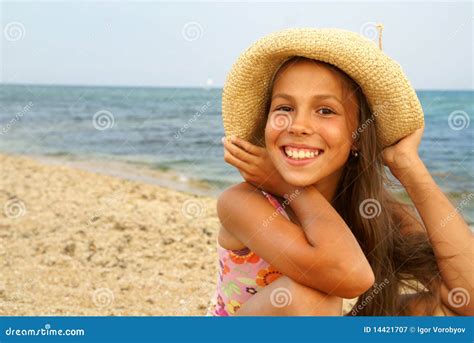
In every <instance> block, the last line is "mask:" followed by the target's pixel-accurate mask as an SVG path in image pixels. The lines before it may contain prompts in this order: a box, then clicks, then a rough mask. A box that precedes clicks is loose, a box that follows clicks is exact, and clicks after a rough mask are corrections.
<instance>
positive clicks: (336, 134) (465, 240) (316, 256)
mask: <svg viewBox="0 0 474 343" xmlns="http://www.w3.org/2000/svg"><path fill="white" fill-rule="evenodd" d="M300 64H301V65H300ZM314 80H324V82H319V83H316V84H315V83H314ZM275 94H283V95H285V96H283V97H282V96H278V97H275V98H274V99H273V101H272V105H271V108H270V113H269V122H270V120H271V118H273V117H272V111H274V112H275V113H280V114H281V111H282V110H283V112H284V113H287V114H285V115H288V118H290V121H289V125H288V127H285V128H284V129H283V130H277V129H275V125H269V124H271V123H267V127H266V131H265V139H266V149H264V148H260V147H257V146H254V145H252V144H250V143H248V142H245V141H243V140H241V139H235V140H234V142H229V141H227V140H226V141H224V147H225V155H224V156H225V160H226V161H227V162H228V163H230V164H232V165H234V166H235V167H237V168H238V169H239V171H240V172H241V174H242V176H243V177H244V179H245V180H246V181H247V182H248V183H243V184H240V185H237V186H234V187H231V188H230V189H229V190H226V191H225V192H224V193H223V194H222V195H221V197H220V198H219V201H218V213H219V218H220V220H221V223H222V229H221V232H220V233H219V242H220V243H221V245H223V246H224V247H227V248H231V249H235V248H241V247H243V246H248V247H249V248H250V249H252V250H253V251H255V252H256V253H257V254H259V255H260V256H262V258H263V259H265V260H267V261H268V262H269V263H271V264H272V265H274V266H275V267H276V268H277V269H279V270H280V271H281V272H282V273H283V274H284V275H285V276H284V277H281V278H279V279H278V280H276V281H274V282H273V283H272V284H271V285H269V286H267V287H266V288H268V287H270V286H272V287H278V286H279V285H281V286H283V287H289V288H290V289H291V290H292V292H294V293H295V295H298V296H294V297H293V303H292V306H291V307H289V308H276V307H275V306H272V305H271V304H270V303H269V297H268V294H267V293H268V292H271V288H268V289H267V290H266V291H261V292H259V293H257V294H256V295H254V296H253V297H252V298H251V299H250V300H248V301H247V302H246V303H244V304H243V306H242V307H241V308H240V309H239V311H238V312H237V313H238V315H340V314H341V304H342V301H341V298H342V297H344V298H352V297H355V296H358V295H360V294H361V293H363V292H364V291H365V290H366V289H368V288H369V287H370V286H371V285H372V283H373V274H372V273H371V270H370V266H369V265H368V262H367V260H366V259H365V256H363V253H362V251H361V249H360V247H359V246H358V244H357V242H356V241H355V239H354V237H353V236H352V234H351V232H350V230H349V229H348V228H347V225H345V223H344V221H343V220H342V218H340V217H339V216H338V214H337V212H335V211H334V209H332V206H331V205H330V201H331V199H332V197H333V196H334V193H335V187H336V185H337V181H338V178H339V176H340V173H339V172H340V170H341V168H342V166H343V165H344V163H345V162H346V161H347V157H348V155H349V152H350V150H349V149H350V148H351V147H354V144H353V142H352V141H351V137H350V133H351V130H353V128H354V127H355V126H354V125H356V124H357V123H355V122H354V121H353V116H354V113H355V111H356V109H357V108H356V107H354V103H355V102H354V99H352V98H351V96H350V95H349V96H347V95H346V94H344V91H343V89H342V87H341V86H340V82H339V81H338V80H337V77H336V76H335V75H333V74H331V73H329V72H327V71H325V70H324V68H322V67H321V66H317V65H314V64H313V65H311V64H308V63H299V64H297V65H294V66H292V67H291V68H289V69H288V70H286V71H285V77H281V78H280V79H278V80H277V81H276V82H275V85H274V89H273V95H275ZM318 94H329V95H332V98H331V100H330V102H328V99H329V98H328V97H326V98H325V99H324V101H323V99H322V98H318V99H316V98H313V97H312V95H318ZM286 95H290V96H286ZM336 99H346V101H342V102H341V103H339V104H338V103H337V102H336ZM331 101H332V102H331ZM277 128H278V129H279V127H277ZM422 133H423V129H420V130H418V131H416V132H414V133H413V134H411V135H410V136H408V137H405V138H404V139H402V140H401V141H400V142H398V143H397V144H396V145H394V146H391V147H389V148H387V149H385V150H384V155H383V157H384V161H385V163H386V165H387V166H388V167H389V168H390V170H391V171H392V173H393V175H394V176H395V177H397V178H398V179H399V180H400V182H401V183H402V185H403V186H405V188H406V189H407V192H408V194H409V195H410V197H411V198H412V200H413V203H414V204H415V206H416V208H417V210H418V213H419V214H420V216H421V218H422V220H423V224H424V227H422V226H420V224H419V223H418V222H416V221H415V220H413V219H412V217H411V216H406V217H405V220H404V224H403V225H404V227H403V228H402V230H403V231H406V232H409V231H410V230H424V231H427V233H428V236H429V238H430V240H431V242H432V244H433V247H434V250H435V254H436V256H437V262H438V265H439V267H440V270H441V274H442V275H441V276H442V280H443V284H442V287H441V298H442V301H441V303H440V304H437V310H436V313H435V314H436V315H442V314H445V315H473V302H470V303H468V304H466V305H465V306H462V307H453V306H452V305H450V303H449V301H448V298H449V290H450V289H453V288H462V289H464V290H466V292H468V294H473V289H474V280H473V277H474V273H473V267H472V261H473V260H474V259H473V257H474V256H473V253H474V249H473V248H474V246H473V244H474V243H473V236H472V234H471V232H470V231H469V229H468V226H467V224H466V223H465V222H464V220H463V219H462V217H461V216H460V215H459V214H458V213H457V211H456V210H455V209H454V207H453V206H452V205H451V204H450V202H449V200H448V199H447V198H446V197H445V196H444V194H443V193H442V191H441V190H440V189H439V188H438V186H437V185H436V183H435V182H434V180H433V179H432V178H431V176H430V175H429V173H428V171H427V170H426V167H425V166H424V164H423V162H422V161H421V159H420V158H419V156H418V152H417V150H418V145H419V143H420V140H421V136H422ZM292 142H297V143H303V144H307V145H310V146H315V147H319V148H322V149H324V153H323V155H322V156H320V157H319V161H316V162H314V163H311V164H310V165H308V167H299V166H298V167H293V166H289V165H288V164H287V163H285V161H284V160H283V158H284V157H283V154H282V151H281V150H280V148H279V147H280V145H281V144H288V143H292ZM318 163H319V164H318ZM250 184H253V185H255V186H257V187H259V188H263V189H265V190H267V191H269V192H271V193H273V194H276V195H278V196H280V197H282V196H283V195H284V194H294V193H295V192H296V191H298V192H299V193H298V196H297V197H296V198H295V199H294V200H293V201H291V202H290V204H289V207H287V208H286V210H288V212H289V213H290V217H291V219H292V222H289V221H288V220H286V219H285V218H283V217H282V216H281V215H277V216H276V217H275V218H274V219H273V220H272V221H271V222H270V223H269V224H268V225H266V226H265V227H264V226H263V225H262V223H263V222H264V221H265V220H266V219H268V218H269V217H271V216H272V214H273V213H274V209H273V208H272V207H271V205H270V204H269V203H268V202H267V201H266V199H265V198H263V197H262V196H261V195H260V194H258V190H256V188H255V187H253V186H251V185H250ZM428 194H429V196H428ZM331 209H332V210H331ZM249 211H251V213H252V218H249ZM244 218H247V219H244ZM446 218H450V219H449V220H446ZM312 224H313V225H312ZM329 227H330V228H331V229H330V230H321V228H329ZM270 231H271V234H269V232H270ZM448 232H449V234H447V233H448ZM341 237H342V238H341ZM316 242H317V244H316ZM361 253H362V254H361ZM446 255H455V257H453V258H452V259H449V260H447V261H446V260H443V259H441V257H442V256H446ZM315 261H317V262H315ZM348 266H349V267H354V268H349V269H348ZM361 280H362V283H361ZM361 284H362V286H361ZM354 285H359V287H358V288H354ZM306 299H313V300H312V301H311V303H313V304H317V306H310V307H308V303H309V301H307V300H306ZM405 301H406V305H407V308H408V309H409V311H410V314H412V315H420V314H423V313H424V311H425V309H426V308H427V306H428V305H429V304H428V303H427V301H426V300H425V297H424V295H423V294H419V295H415V296H406V297H405ZM272 311H273V312H272Z"/></svg>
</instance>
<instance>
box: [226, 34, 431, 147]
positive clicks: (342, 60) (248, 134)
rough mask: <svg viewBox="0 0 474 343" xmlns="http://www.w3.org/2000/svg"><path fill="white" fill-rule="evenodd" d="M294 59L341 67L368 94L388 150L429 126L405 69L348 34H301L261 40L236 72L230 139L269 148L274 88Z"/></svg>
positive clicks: (230, 80)
mask: <svg viewBox="0 0 474 343" xmlns="http://www.w3.org/2000/svg"><path fill="white" fill-rule="evenodd" d="M293 56H302V57H307V58H311V59H315V60H318V61H323V62H327V63H330V64H332V65H335V66H337V67H338V68H339V69H341V70H343V71H344V72H345V73H347V74H348V75H349V76H350V77H351V78H352V79H353V80H354V81H355V82H356V83H357V84H358V85H359V86H360V87H361V88H362V91H363V93H364V95H365V96H366V98H367V101H368V103H369V106H370V109H371V111H372V113H373V117H374V121H375V125H376V130H377V139H378V141H379V142H380V144H382V146H383V147H386V146H388V145H392V144H393V143H395V142H397V141H398V140H400V139H401V138H403V137H405V136H407V135H408V134H410V133H412V132H413V131H415V130H416V129H418V128H420V127H422V126H423V109H422V108H421V105H420V102H419V100H418V97H417V96H416V93H415V90H414V89H413V87H412V86H411V85H410V82H409V81H408V79H407V78H406V76H405V74H404V73H403V70H402V68H401V66H400V65H399V64H398V63H397V62H395V61H394V60H393V59H391V58H389V57H388V56H386V55H385V54H384V53H383V52H382V51H381V50H380V49H379V48H378V46H377V45H376V44H375V43H374V42H373V41H371V40H370V39H368V38H366V37H364V36H362V35H360V34H357V33H354V32H351V31H346V30H342V29H332V28H329V29H314V28H299V29H287V30H283V31H278V32H275V33H272V34H270V35H267V36H265V37H263V38H261V39H259V40H258V41H257V42H255V43H254V44H253V45H252V46H250V47H249V48H248V49H247V50H246V51H245V52H244V53H243V54H242V55H241V56H240V57H239V58H238V60H237V62H235V64H234V65H233V66H232V69H231V71H230V72H229V74H228V76H227V80H226V83H225V85H224V89H223V94H222V118H223V125H224V129H225V134H226V136H231V135H235V136H237V137H240V138H243V139H245V140H248V141H250V142H252V143H254V144H257V145H261V146H263V145H264V128H265V124H266V118H267V113H265V104H266V102H267V101H268V98H269V96H270V92H269V89H268V87H269V86H270V84H271V81H272V78H273V76H274V74H275V72H276V71H277V70H278V68H279V67H280V66H281V65H282V64H283V62H285V61H286V60H287V59H288V58H290V57H293ZM360 124H362V123H360Z"/></svg>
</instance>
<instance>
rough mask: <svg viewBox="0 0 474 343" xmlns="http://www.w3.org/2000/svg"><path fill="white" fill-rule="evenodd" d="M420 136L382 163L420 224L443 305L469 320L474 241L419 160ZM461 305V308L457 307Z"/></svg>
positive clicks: (386, 152)
mask: <svg viewBox="0 0 474 343" xmlns="http://www.w3.org/2000/svg"><path fill="white" fill-rule="evenodd" d="M422 133H423V129H420V130H418V131H416V132H415V133H414V134H412V135H411V136H408V137H406V138H404V139H403V140H402V141H400V142H399V143H398V144H397V145H395V146H393V147H390V148H387V149H385V150H384V160H385V162H386V164H387V165H388V166H389V168H390V170H391V171H392V174H394V176H395V177H396V178H397V179H398V180H399V181H400V183H401V184H402V185H403V186H404V187H405V189H406V190H407V193H408V195H409V196H410V198H411V200H412V201H413V204H414V205H415V207H416V209H417V211H418V213H419V214H420V217H421V218H422V220H423V223H424V225H425V228H426V231H427V234H428V237H429V239H430V241H431V244H432V246H433V250H434V253H435V256H436V259H437V263H438V267H439V270H440V272H441V277H442V279H443V284H444V285H445V286H446V287H444V285H443V288H442V290H441V296H442V298H443V302H444V303H445V305H446V306H447V307H449V308H451V309H452V310H454V311H456V312H457V313H459V314H464V315H471V316H472V315H474V299H471V301H469V299H470V298H471V297H473V296H474V268H473V261H474V237H473V235H472V233H471V231H470V230H469V227H468V225H467V224H466V222H465V221H464V219H463V218H462V216H461V215H460V214H459V212H458V209H457V208H454V206H453V205H452V204H451V202H450V201H449V200H448V198H446V196H445V195H444V194H443V192H442V191H441V189H440V188H439V187H438V185H437V184H436V182H435V181H434V180H433V178H432V177H431V175H430V173H429V171H428V170H427V168H426V167H425V165H424V163H423V161H422V160H421V159H420V158H419V156H418V153H417V147H418V144H419V142H420V140H421V135H422ZM446 288H447V289H449V290H451V292H447V291H446ZM461 302H464V303H465V304H464V306H458V305H459V304H461ZM453 304H454V306H453Z"/></svg>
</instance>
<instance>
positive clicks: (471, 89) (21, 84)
mask: <svg viewBox="0 0 474 343" xmlns="http://www.w3.org/2000/svg"><path fill="white" fill-rule="evenodd" d="M0 86H27V87H30V86H31V87H71V88H82V87H89V88H137V89H183V90H184V89H207V90H222V88H223V87H224V86H223V85H222V86H215V85H212V86H209V85H202V86H176V85H174V86H172V85H127V84H117V85H106V84H80V83H77V84H73V83H22V82H19V83H12V82H0ZM415 90H416V91H421V92H474V88H415Z"/></svg>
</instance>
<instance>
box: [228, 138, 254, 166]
mask: <svg viewBox="0 0 474 343" xmlns="http://www.w3.org/2000/svg"><path fill="white" fill-rule="evenodd" d="M222 141H223V143H224V148H225V149H227V150H228V151H229V152H230V153H231V154H232V155H233V156H234V157H236V158H237V159H239V160H242V161H244V162H247V163H255V161H254V156H253V155H252V154H249V153H248V152H247V151H246V150H244V149H242V148H241V147H240V146H237V145H235V144H233V143H231V142H228V141H227V140H226V139H223V140H222Z"/></svg>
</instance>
